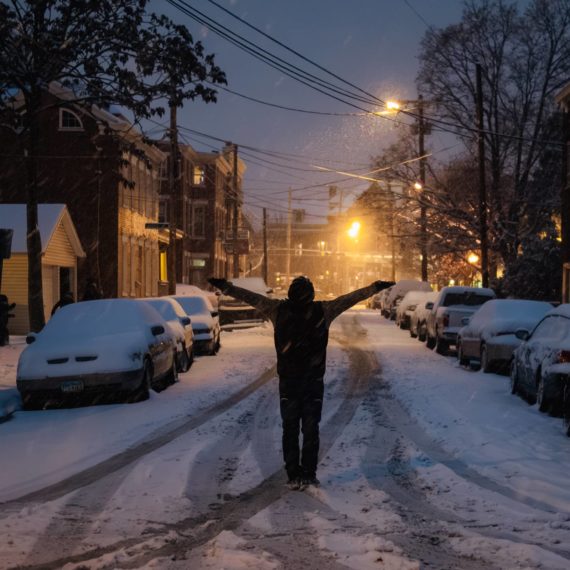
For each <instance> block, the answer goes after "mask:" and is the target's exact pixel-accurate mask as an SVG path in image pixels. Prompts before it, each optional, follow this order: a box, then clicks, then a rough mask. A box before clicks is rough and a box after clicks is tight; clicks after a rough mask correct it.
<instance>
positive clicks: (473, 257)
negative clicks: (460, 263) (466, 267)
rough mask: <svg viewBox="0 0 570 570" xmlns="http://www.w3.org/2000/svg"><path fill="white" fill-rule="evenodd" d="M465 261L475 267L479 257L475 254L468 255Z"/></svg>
mask: <svg viewBox="0 0 570 570" xmlns="http://www.w3.org/2000/svg"><path fill="white" fill-rule="evenodd" d="M467 261H468V262H469V263H470V264H471V265H475V264H476V263H477V262H478V261H479V256H478V255H477V254H476V253H470V254H469V256H468V257H467Z"/></svg>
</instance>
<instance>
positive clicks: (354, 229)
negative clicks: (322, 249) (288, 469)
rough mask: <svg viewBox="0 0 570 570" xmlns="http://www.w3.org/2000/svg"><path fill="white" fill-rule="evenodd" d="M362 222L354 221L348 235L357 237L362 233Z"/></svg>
mask: <svg viewBox="0 0 570 570" xmlns="http://www.w3.org/2000/svg"><path fill="white" fill-rule="evenodd" d="M360 227H361V226H360V222H352V225H351V226H350V229H349V230H348V232H347V233H348V236H349V237H351V238H352V239H355V238H357V237H358V234H359V233H360Z"/></svg>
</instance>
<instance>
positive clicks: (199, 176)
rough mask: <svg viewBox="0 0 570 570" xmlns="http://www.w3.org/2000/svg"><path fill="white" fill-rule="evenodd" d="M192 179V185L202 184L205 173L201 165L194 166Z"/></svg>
mask: <svg viewBox="0 0 570 570" xmlns="http://www.w3.org/2000/svg"><path fill="white" fill-rule="evenodd" d="M192 180H193V183H194V186H204V183H205V182H206V175H205V172H204V168H203V167H202V166H194V176H193V179H192Z"/></svg>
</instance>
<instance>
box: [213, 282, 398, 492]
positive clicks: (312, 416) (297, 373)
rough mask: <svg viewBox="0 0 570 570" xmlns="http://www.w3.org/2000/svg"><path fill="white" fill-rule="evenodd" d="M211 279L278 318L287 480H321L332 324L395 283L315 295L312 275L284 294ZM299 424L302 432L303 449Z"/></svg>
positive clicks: (293, 483)
mask: <svg viewBox="0 0 570 570" xmlns="http://www.w3.org/2000/svg"><path fill="white" fill-rule="evenodd" d="M208 281H209V282H210V284H211V285H213V286H214V287H217V288H218V289H220V290H221V291H222V293H224V295H229V296H230V297H234V298H236V299H240V300H242V301H244V302H245V303H248V304H249V305H251V306H252V307H255V308H256V309H257V310H258V311H260V312H261V313H262V314H263V315H264V316H266V317H267V318H268V319H269V320H270V321H271V322H272V323H273V327H274V331H275V332H274V339H275V350H276V352H277V374H278V376H279V396H280V399H281V419H282V420H283V458H284V460H285V469H286V471H287V475H288V477H289V482H288V485H289V487H290V488H292V489H300V488H302V487H305V486H306V485H318V484H319V481H318V479H317V460H318V454H319V422H320V420H321V411H322V407H323V392H324V385H323V378H324V375H325V369H326V355H327V344H328V340H329V327H330V326H331V323H332V322H333V321H334V319H336V318H337V317H338V316H339V315H340V314H341V313H343V312H344V311H346V310H347V309H350V307H352V306H353V305H356V304H357V303H359V302H360V301H363V300H364V299H367V298H368V297H370V296H372V295H374V294H376V293H378V292H379V291H382V290H383V289H386V288H388V287H390V286H391V285H393V283H390V282H387V281H375V282H374V283H372V284H371V285H369V286H368V287H363V288H362V289H357V290H356V291H353V292H352V293H348V294H346V295H341V296H340V297H337V298H336V299H333V300H331V301H315V300H314V299H315V289H314V287H313V284H312V283H311V281H310V280H309V279H308V278H307V277H297V278H295V279H294V280H293V281H292V282H291V285H290V287H289V292H288V298H287V299H284V300H279V299H269V298H268V297H265V296H263V295H259V294H258V293H254V292H253V291H248V290H247V289H242V288H241V287H235V286H234V285H232V284H231V283H230V282H229V281H226V280H225V279H217V278H211V279H209V280H208ZM299 428H301V430H302V433H303V447H302V452H301V451H300V449H299Z"/></svg>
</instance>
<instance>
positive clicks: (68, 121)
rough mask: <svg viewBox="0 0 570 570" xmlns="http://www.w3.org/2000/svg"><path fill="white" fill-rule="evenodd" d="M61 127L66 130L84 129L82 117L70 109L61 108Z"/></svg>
mask: <svg viewBox="0 0 570 570" xmlns="http://www.w3.org/2000/svg"><path fill="white" fill-rule="evenodd" d="M59 128H60V129H61V130H65V131H82V130H83V123H82V122H81V119H80V118H79V117H78V116H77V115H76V114H75V113H74V112H73V111H70V110H69V109H60V110H59Z"/></svg>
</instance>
